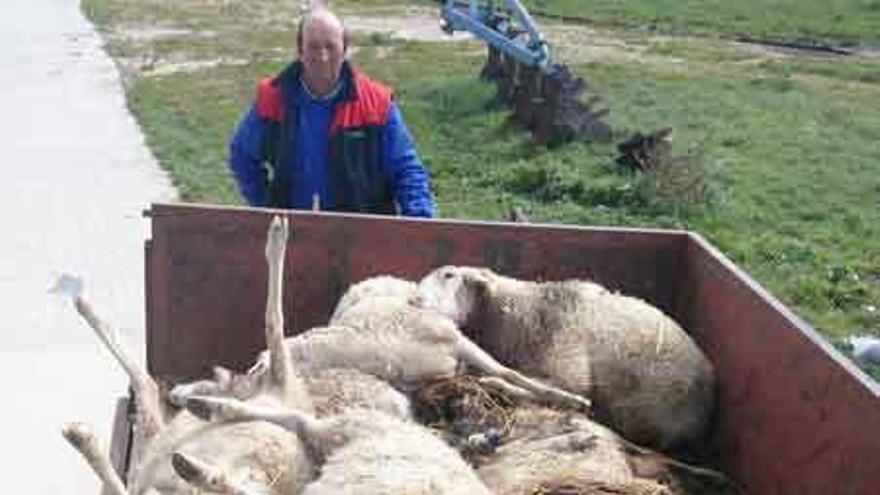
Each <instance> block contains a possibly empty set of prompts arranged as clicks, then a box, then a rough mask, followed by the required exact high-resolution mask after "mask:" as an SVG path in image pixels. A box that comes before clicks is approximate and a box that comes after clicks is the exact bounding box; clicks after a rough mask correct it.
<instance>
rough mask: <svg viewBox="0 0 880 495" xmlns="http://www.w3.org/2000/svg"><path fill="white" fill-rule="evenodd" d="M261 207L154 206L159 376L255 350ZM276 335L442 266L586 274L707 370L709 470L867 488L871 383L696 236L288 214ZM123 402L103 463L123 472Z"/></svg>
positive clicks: (150, 347) (827, 487) (878, 445)
mask: <svg viewBox="0 0 880 495" xmlns="http://www.w3.org/2000/svg"><path fill="white" fill-rule="evenodd" d="M273 213H278V212H272V211H270V210H255V209H246V208H230V207H213V206H200V205H168V204H156V205H153V206H152V207H151V208H150V210H149V211H147V212H146V215H147V216H148V217H149V218H150V220H151V225H152V238H151V239H150V240H149V241H148V242H147V244H146V251H145V255H146V280H145V282H146V315H147V325H146V328H147V359H148V366H149V369H150V371H151V373H153V374H154V375H156V376H159V377H161V378H165V379H170V380H180V379H190V378H194V377H198V376H202V375H204V374H205V373H206V372H207V371H208V370H209V368H210V366H211V365H212V364H215V363H221V364H224V365H226V366H230V367H233V368H237V369H242V368H244V367H246V366H247V365H248V364H249V362H250V360H251V359H252V358H253V356H254V355H255V353H256V352H257V351H258V350H260V349H261V348H262V342H263V328H262V321H263V310H264V304H265V277H266V273H265V272H266V267H265V261H264V259H263V254H262V253H263V243H264V236H265V232H266V227H267V225H268V222H269V219H270V216H271V215H272V214H273ZM283 214H285V215H287V216H288V217H289V218H290V222H291V228H292V235H291V240H290V245H289V249H288V253H287V259H286V263H287V268H288V269H287V270H286V272H285V276H286V280H285V294H284V297H285V299H284V307H285V314H286V315H287V325H288V329H287V330H288V332H289V333H290V334H295V333H297V332H300V331H302V330H304V329H307V328H309V327H312V326H316V325H320V324H322V323H323V322H325V321H326V320H327V318H328V316H329V314H330V312H331V309H332V307H333V305H334V303H335V301H336V300H337V299H338V297H339V296H340V295H341V293H342V292H343V290H344V289H345V288H346V287H347V286H348V285H349V284H350V283H353V282H356V281H359V280H361V279H364V278H366V277H369V276H371V275H376V274H392V275H397V276H401V277H406V278H410V279H418V278H420V277H421V276H422V275H424V274H425V273H427V272H428V271H429V270H431V269H432V268H434V267H437V266H440V265H444V264H469V265H484V266H489V267H491V268H493V269H495V270H497V271H499V272H501V273H504V274H507V275H511V276H516V277H522V278H528V279H536V280H558V279H565V278H589V279H593V280H595V281H597V282H599V283H601V284H603V285H605V286H607V287H609V288H611V289H616V290H620V291H623V292H625V293H628V294H632V295H635V296H638V297H641V298H644V299H646V300H648V301H650V302H652V303H653V304H655V305H657V306H659V307H660V308H662V309H663V310H664V311H666V312H667V313H669V314H671V315H672V316H673V317H675V318H676V319H677V320H678V321H679V322H680V323H681V324H682V325H683V326H684V327H685V328H686V329H688V331H689V332H690V333H691V335H692V336H693V337H694V339H695V340H696V341H697V343H698V344H699V345H700V346H701V347H702V349H703V350H704V351H705V352H706V353H707V355H708V356H709V357H710V359H711V360H712V362H713V363H714V365H715V368H716V371H717V374H718V379H719V397H718V403H719V407H718V415H717V417H716V418H715V421H714V428H713V430H712V433H711V437H710V442H709V445H710V448H711V450H712V452H713V454H714V458H715V459H716V462H717V467H719V468H720V469H722V470H723V471H724V472H726V473H727V474H729V475H730V476H731V477H732V478H734V479H735V480H736V481H737V482H738V483H739V484H740V485H741V486H742V487H743V488H744V490H745V492H746V493H748V494H751V495H772V494H800V495H832V494H834V495H855V494H858V495H868V494H876V493H880V399H878V391H880V389H878V386H877V384H876V383H874V382H873V381H872V380H871V379H870V378H868V377H867V376H866V375H865V374H864V373H862V372H861V371H860V370H859V369H858V368H857V367H855V366H854V365H853V364H852V363H851V362H850V361H849V360H848V359H846V358H845V357H844V356H842V355H841V354H840V353H839V352H838V351H837V350H836V349H834V348H833V347H832V346H830V345H829V344H828V343H827V342H826V341H825V340H824V339H823V338H822V337H821V336H819V335H818V334H817V333H816V332H815V331H814V330H813V329H812V328H810V327H809V326H808V325H806V324H805V323H804V322H802V321H801V320H800V319H798V318H797V316H795V315H794V314H793V313H792V312H791V311H789V310H788V309H786V307H785V306H784V305H782V304H781V303H780V302H779V301H777V300H776V299H775V298H774V297H773V296H772V295H770V294H769V293H768V292H767V291H765V290H764V289H763V288H762V287H761V286H759V285H758V284H757V283H756V282H755V281H753V280H752V279H751V278H750V277H749V276H748V275H747V274H746V273H744V272H743V271H742V270H740V269H739V268H738V267H737V266H736V265H734V264H733V263H732V262H731V261H730V260H728V259H727V258H726V257H724V255H722V254H721V253H720V252H719V251H718V250H716V249H715V248H714V247H712V246H711V245H710V244H709V243H708V242H707V241H706V240H705V239H703V238H702V237H701V236H700V235H698V234H695V233H691V232H685V231H663V230H634V229H606V228H588V227H573V226H556V225H527V224H505V223H485V222H470V221H441V220H419V219H398V218H395V219H391V218H388V217H369V216H352V215H340V214H331V213H291V212H284V213H283ZM123 410H124V404H123V405H122V406H121V407H120V413H119V414H118V415H117V426H116V428H114V440H113V448H112V450H113V453H114V456H115V458H116V459H117V461H118V466H119V467H120V469H124V463H125V453H126V451H127V448H128V442H129V436H128V423H127V419H126V415H125V414H124V411H123Z"/></svg>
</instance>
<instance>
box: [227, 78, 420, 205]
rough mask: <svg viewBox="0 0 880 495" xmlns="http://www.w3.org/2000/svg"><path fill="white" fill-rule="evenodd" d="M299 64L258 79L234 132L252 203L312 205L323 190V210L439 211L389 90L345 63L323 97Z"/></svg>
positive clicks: (239, 170)
mask: <svg viewBox="0 0 880 495" xmlns="http://www.w3.org/2000/svg"><path fill="white" fill-rule="evenodd" d="M301 70H302V66H301V64H300V63H299V62H294V63H293V64H291V65H289V66H288V67H287V68H285V69H284V70H283V71H282V72H281V73H280V74H279V75H278V76H276V77H275V78H266V79H263V80H262V81H260V84H259V87H258V90H257V98H256V101H255V103H254V105H253V106H252V108H251V109H250V111H249V112H248V113H247V115H245V117H244V118H243V119H242V121H241V122H240V123H239V125H238V128H237V129H236V131H235V134H234V135H233V138H232V141H231V143H230V157H229V166H230V169H231V170H232V172H233V175H234V176H235V179H236V182H237V184H238V187H239V190H240V191H241V193H242V195H243V196H244V197H245V199H246V200H247V202H248V203H249V204H250V205H252V206H270V207H277V208H297V209H311V207H312V201H313V199H312V198H313V196H314V195H318V197H319V198H320V203H321V209H322V210H331V211H332V210H337V211H349V212H362V213H379V214H394V213H395V212H397V211H399V212H400V213H401V214H403V215H409V216H426V217H430V216H434V214H435V211H436V205H435V203H434V198H433V196H432V194H431V190H430V182H429V178H428V173H427V171H426V170H425V167H424V166H423V165H422V163H421V161H420V160H419V157H418V154H417V153H416V151H415V146H414V144H413V140H412V137H411V136H410V134H409V131H408V130H407V128H406V124H405V123H404V121H403V117H402V115H401V113H400V110H399V108H398V107H397V105H396V104H395V103H394V99H393V95H392V92H391V90H390V89H389V88H387V87H385V86H383V85H381V84H379V83H376V82H374V81H373V80H371V79H369V78H368V77H366V76H364V75H363V74H361V73H359V72H358V71H356V70H354V69H353V68H352V67H351V65H350V64H349V63H348V62H346V63H344V64H343V67H342V73H341V86H340V90H339V92H338V94H337V95H336V96H335V97H333V98H332V99H331V100H330V101H328V102H318V101H316V100H314V99H313V97H311V96H310V95H309V94H308V92H307V91H306V90H305V89H304V85H303V84H302V82H301V81H300V73H301ZM322 105H324V106H325V107H323V108H322ZM301 121H302V122H301Z"/></svg>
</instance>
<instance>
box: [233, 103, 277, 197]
mask: <svg viewBox="0 0 880 495" xmlns="http://www.w3.org/2000/svg"><path fill="white" fill-rule="evenodd" d="M264 127H265V124H264V123H263V121H262V119H260V115H259V113H258V111H257V107H256V105H252V106H251V108H250V110H248V113H247V114H246V115H245V116H244V118H243V119H241V122H239V123H238V127H237V128H236V130H235V134H234V135H233V136H232V140H231V141H230V143H229V169H230V170H231V171H232V175H233V176H234V177H235V182H236V184H238V190H239V191H240V192H241V195H242V196H244V198H245V200H246V201H247V203H248V204H249V205H250V206H268V205H269V193H268V188H267V186H266V184H267V177H266V168H265V167H263V133H264Z"/></svg>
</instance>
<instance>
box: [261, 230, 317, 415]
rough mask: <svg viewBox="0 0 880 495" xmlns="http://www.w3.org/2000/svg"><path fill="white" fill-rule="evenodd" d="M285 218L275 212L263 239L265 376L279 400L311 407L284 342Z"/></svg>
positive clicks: (286, 231)
mask: <svg viewBox="0 0 880 495" xmlns="http://www.w3.org/2000/svg"><path fill="white" fill-rule="evenodd" d="M288 234H289V225H288V220H287V218H284V217H280V216H276V217H274V218H273V219H272V223H271V224H270V225H269V233H268V236H267V237H268V238H267V240H266V263H267V265H268V269H269V282H268V287H267V291H266V293H267V295H266V345H267V347H268V350H269V376H270V380H271V382H272V383H273V385H275V386H277V387H278V388H279V389H280V391H281V401H282V404H285V405H291V406H294V405H295V406H296V407H298V408H304V409H308V410H311V403H310V401H309V400H308V397H309V395H308V393H307V392H306V389H305V385H304V384H303V382H302V380H300V378H299V376H298V375H297V374H296V371H295V370H294V368H293V358H292V356H291V354H290V350H289V349H288V347H287V345H285V343H284V312H283V304H282V293H283V292H282V291H283V285H284V253H285V250H286V249H287V238H288Z"/></svg>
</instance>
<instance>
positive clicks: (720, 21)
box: [523, 0, 880, 44]
mask: <svg viewBox="0 0 880 495" xmlns="http://www.w3.org/2000/svg"><path fill="white" fill-rule="evenodd" d="M523 3H524V4H526V5H528V6H529V7H531V8H533V9H534V10H536V11H541V12H547V13H550V14H556V15H563V16H568V17H576V18H583V19H587V20H589V21H590V22H592V23H595V24H613V25H619V26H628V27H640V28H646V27H647V28H651V29H656V30H661V31H673V32H688V33H721V34H733V33H752V34H756V35H762V36H763V35H770V36H777V37H813V38H819V39H828V40H836V41H839V42H844V43H852V42H863V43H869V44H876V42H877V41H878V40H880V1H877V0H741V1H739V2H725V1H721V0H699V1H689V2H681V1H676V0H628V1H626V2H620V1H617V0H524V2H523Z"/></svg>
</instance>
